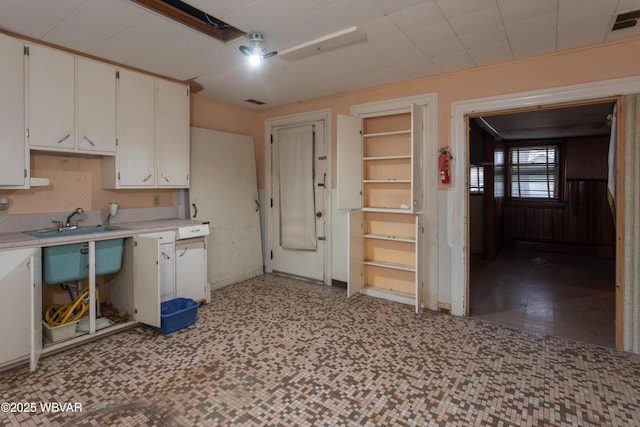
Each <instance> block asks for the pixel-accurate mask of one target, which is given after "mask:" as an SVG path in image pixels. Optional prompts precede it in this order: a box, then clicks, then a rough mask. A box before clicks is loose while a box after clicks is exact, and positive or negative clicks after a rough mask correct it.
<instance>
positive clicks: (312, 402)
mask: <svg viewBox="0 0 640 427" xmlns="http://www.w3.org/2000/svg"><path fill="white" fill-rule="evenodd" d="M0 398H1V399H0V400H1V401H2V402H10V403H11V402H18V403H19V402H23V403H30V402H35V403H36V404H38V405H39V404H40V403H42V402H44V403H48V402H59V403H67V404H72V403H80V404H81V405H82V412H76V413H73V412H51V411H49V412H47V411H43V410H42V409H40V407H38V408H37V410H36V411H35V412H24V411H20V412H0V424H2V425H19V426H59V425H62V426H73V427H76V426H112V425H114V426H115V425H117V426H216V425H219V426H423V425H434V426H441V425H447V426H449V425H452V426H554V425H558V426H576V425H579V426H603V425H607V426H609V425H611V426H622V425H625V426H626V425H640V356H639V355H635V354H630V353H626V352H623V351H619V350H615V349H612V348H605V347H601V346H595V345H591V344H585V343H581V342H577V341H573V340H568V339H565V338H557V337H551V336H547V335H543V334H540V333H532V332H527V331H524V330H522V329H515V328H509V327H505V326H501V325H497V324H494V323H491V322H486V321H480V320H476V319H470V318H463V317H457V316H451V315H446V314H442V313H435V312H431V311H424V312H422V313H420V314H416V313H415V312H414V310H413V307H411V306H408V305H402V304H398V303H394V302H391V301H386V300H381V299H376V298H372V297H367V296H363V295H356V296H354V297H351V298H349V299H347V298H346V292H345V290H344V289H339V288H332V287H327V286H322V285H318V284H312V283H308V282H302V281H299V280H294V279H290V278H281V277H276V276H271V275H266V276H260V277H257V278H254V279H250V280H246V281H244V282H241V283H237V284H234V285H230V286H227V287H225V288H222V289H219V290H215V291H213V292H212V302H211V303H210V304H207V305H204V306H201V307H200V309H199V310H198V318H197V321H196V323H195V324H194V325H192V326H189V327H187V328H185V329H182V330H180V331H177V332H175V333H173V334H169V335H163V334H161V333H159V332H157V331H155V330H153V329H151V328H149V327H145V326H137V327H135V328H133V329H131V330H128V331H125V332H121V333H118V334H116V335H112V336H109V337H105V338H103V339H99V340H97V341H94V342H92V343H88V344H86V345H83V346H81V347H78V348H75V349H70V350H67V351H65V352H63V353H59V354H56V355H52V356H49V357H45V358H43V359H41V361H40V364H39V367H38V370H37V371H36V372H34V373H30V372H29V370H28V368H27V367H21V368H17V369H13V370H10V371H6V372H1V373H0Z"/></svg>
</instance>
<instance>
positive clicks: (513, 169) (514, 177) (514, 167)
mask: <svg viewBox="0 0 640 427" xmlns="http://www.w3.org/2000/svg"><path fill="white" fill-rule="evenodd" d="M509 168H510V173H511V198H512V199H549V200H554V199H558V180H559V155H558V146H557V145H539V146H529V147H511V148H510V149H509Z"/></svg>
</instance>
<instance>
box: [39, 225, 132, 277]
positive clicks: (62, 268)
mask: <svg viewBox="0 0 640 427" xmlns="http://www.w3.org/2000/svg"><path fill="white" fill-rule="evenodd" d="M73 231H76V230H72V231H64V232H63V233H70V232H73ZM94 233H95V232H94ZM123 243H124V238H121V239H109V240H98V241H97V242H96V243H95V245H96V250H95V254H96V276H101V275H103V274H111V273H115V272H117V271H119V270H120V267H121V266H122V247H123ZM88 265H89V244H88V243H87V242H82V243H70V244H68V245H60V246H45V247H43V248H42V279H43V280H44V282H45V283H47V284H49V285H55V284H58V283H65V282H73V281H76V280H82V279H86V278H87V277H89V268H88Z"/></svg>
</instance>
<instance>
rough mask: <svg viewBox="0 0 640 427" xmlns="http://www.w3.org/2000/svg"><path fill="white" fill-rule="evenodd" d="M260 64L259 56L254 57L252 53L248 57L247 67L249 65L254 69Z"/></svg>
mask: <svg viewBox="0 0 640 427" xmlns="http://www.w3.org/2000/svg"><path fill="white" fill-rule="evenodd" d="M260 62H262V56H260V55H256V54H255V53H254V54H252V55H251V56H250V57H249V65H251V66H253V67H256V66H258V65H260Z"/></svg>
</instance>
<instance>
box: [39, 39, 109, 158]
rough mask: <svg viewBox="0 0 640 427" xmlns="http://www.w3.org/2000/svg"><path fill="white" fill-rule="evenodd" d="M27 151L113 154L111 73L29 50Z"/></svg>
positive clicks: (73, 59)
mask: <svg viewBox="0 0 640 427" xmlns="http://www.w3.org/2000/svg"><path fill="white" fill-rule="evenodd" d="M28 69H29V73H28V75H29V79H28V83H29V86H28V100H29V103H28V105H29V146H30V148H31V149H35V150H47V151H64V152H83V153H91V154H104V155H114V154H115V152H116V68H115V67H114V66H112V65H109V64H105V63H101V62H96V61H91V60H88V59H85V58H80V57H76V56H74V55H71V54H69V53H67V52H63V51H60V50H56V49H51V48H47V47H44V46H39V45H30V46H29V67H28Z"/></svg>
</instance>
